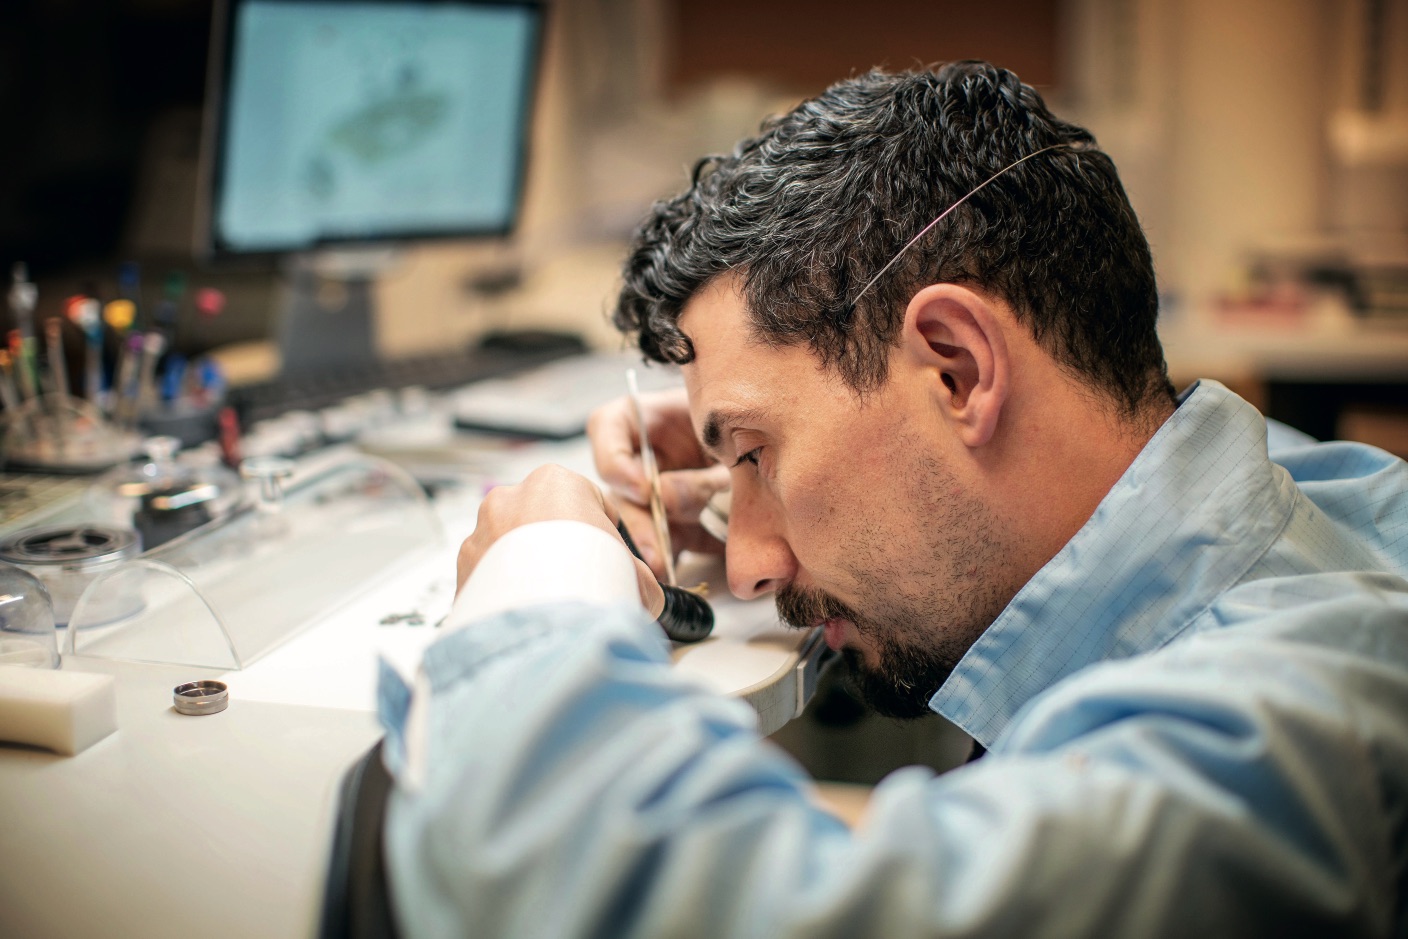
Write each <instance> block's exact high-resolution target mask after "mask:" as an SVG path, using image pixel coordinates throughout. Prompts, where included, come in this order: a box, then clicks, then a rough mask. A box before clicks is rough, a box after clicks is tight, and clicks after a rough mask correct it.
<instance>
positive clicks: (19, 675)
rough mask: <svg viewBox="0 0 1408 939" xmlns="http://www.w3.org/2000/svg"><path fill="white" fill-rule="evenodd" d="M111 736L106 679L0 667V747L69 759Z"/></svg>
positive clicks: (112, 689)
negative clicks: (15, 745) (10, 745)
mask: <svg viewBox="0 0 1408 939" xmlns="http://www.w3.org/2000/svg"><path fill="white" fill-rule="evenodd" d="M114 730H117V690H116V686H115V684H114V682H113V678H112V676H111V675H94V674H91V673H89V672H64V671H56V670H53V669H47V668H25V667H23V666H19V665H0V741H5V742H9V743H27V744H31V745H32V746H36V747H43V748H44V749H46V750H53V751H54V752H55V753H62V754H64V755H66V756H73V755H74V754H75V753H81V752H83V751H84V750H86V749H88V748H89V747H91V746H92V745H93V744H95V743H97V742H98V741H99V740H102V739H103V738H104V737H106V736H107V735H108V734H110V733H112V732H113V731H114Z"/></svg>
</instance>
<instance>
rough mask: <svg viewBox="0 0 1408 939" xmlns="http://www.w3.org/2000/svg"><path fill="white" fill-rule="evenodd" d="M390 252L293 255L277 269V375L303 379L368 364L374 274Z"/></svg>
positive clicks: (373, 358)
mask: <svg viewBox="0 0 1408 939" xmlns="http://www.w3.org/2000/svg"><path fill="white" fill-rule="evenodd" d="M391 259H392V252H390V251H385V250H382V251H358V252H327V253H317V254H306V255H294V256H292V257H290V258H288V259H287V260H286V262H285V264H284V271H283V281H284V283H283V290H282V293H283V302H282V313H281V316H280V319H279V329H278V333H279V353H280V355H281V356H282V360H283V366H282V370H281V377H283V378H284V379H289V378H305V377H309V376H312V375H317V374H319V373H323V374H326V373H330V372H344V373H345V372H346V371H348V370H356V369H364V368H369V367H371V366H374V365H375V364H376V362H377V353H376V315H375V299H374V296H373V291H374V290H375V288H376V278H377V276H378V274H380V273H381V272H382V271H384V270H385V269H386V268H387V267H388V266H389V265H390V263H391Z"/></svg>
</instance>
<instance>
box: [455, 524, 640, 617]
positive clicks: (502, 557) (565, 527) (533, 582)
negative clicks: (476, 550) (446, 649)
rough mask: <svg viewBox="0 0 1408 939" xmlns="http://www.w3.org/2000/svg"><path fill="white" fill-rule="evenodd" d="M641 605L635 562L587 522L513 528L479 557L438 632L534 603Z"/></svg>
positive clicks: (618, 544) (613, 539)
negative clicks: (565, 602)
mask: <svg viewBox="0 0 1408 939" xmlns="http://www.w3.org/2000/svg"><path fill="white" fill-rule="evenodd" d="M572 600H576V601H580V602H584V603H595V604H618V603H635V604H639V603H640V586H639V584H638V583H637V581H636V566H635V560H634V559H633V558H632V557H631V553H630V552H629V551H627V550H626V546H625V545H624V544H622V543H621V540H620V539H619V538H616V537H613V536H612V535H610V534H608V533H607V532H605V531H603V530H601V529H600V528H597V527H596V526H595V525H588V524H587V523H586V522H573V521H566V520H553V521H546V522H532V523H530V524H527V525H521V526H519V527H518V528H515V529H512V530H511V531H509V532H508V533H507V534H505V535H504V536H503V537H501V538H500V539H499V540H498V541H496V542H494V543H493V544H492V545H490V547H489V550H488V551H486V552H484V557H482V558H480V560H479V564H478V565H477V566H476V567H475V568H474V572H473V573H471V574H470V575H469V579H468V580H467V581H465V585H464V587H463V589H461V590H460V593H459V596H458V597H456V598H455V602H454V605H453V606H452V607H451V608H450V614H449V616H447V617H446V618H445V623H444V626H443V628H444V629H446V630H451V629H460V628H463V627H464V626H465V625H467V624H469V623H471V622H473V621H475V620H480V619H484V618H485V617H489V616H493V615H494V614H496V613H502V612H504V611H506V610H512V609H516V608H518V607H524V606H530V605H533V604H539V603H556V602H562V601H572Z"/></svg>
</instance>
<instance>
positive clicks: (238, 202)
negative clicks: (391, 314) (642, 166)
mask: <svg viewBox="0 0 1408 939" xmlns="http://www.w3.org/2000/svg"><path fill="white" fill-rule="evenodd" d="M542 17H543V6H542V4H541V3H538V2H528V0H227V2H226V3H225V4H223V6H222V8H221V9H218V10H217V12H216V16H215V20H214V25H213V28H212V44H211V68H210V81H209V83H208V94H207V103H206V116H205V139H204V145H203V148H202V163H203V166H202V185H201V196H202V198H201V200H200V201H201V210H200V211H199V212H198V213H197V245H198V250H199V252H200V253H201V254H202V255H203V256H205V257H207V258H214V259H220V258H226V257H230V256H255V255H262V256H279V257H283V258H292V259H295V260H296V261H299V262H300V263H294V264H291V265H289V269H290V280H291V289H292V291H293V297H292V299H291V301H290V303H289V304H288V305H287V309H286V310H285V313H284V326H283V328H284V331H285V332H284V335H283V337H282V345H283V346H284V350H283V351H284V358H285V370H286V371H287V370H288V367H289V365H290V362H289V357H290V355H291V354H292V355H293V356H294V358H295V359H296V360H304V359H305V358H306V355H311V356H312V357H313V358H312V359H311V362H312V364H314V365H319V364H323V360H330V361H329V363H328V364H337V363H338V362H339V360H343V361H345V360H347V359H353V360H355V359H357V358H366V357H367V356H368V355H370V354H371V350H370V349H369V348H351V349H349V348H346V344H347V343H348V342H352V343H353V344H354V345H357V344H359V343H360V344H361V345H368V344H369V343H370V341H371V340H370V339H369V338H367V334H368V333H369V332H370V330H371V328H372V327H371V323H370V322H368V323H367V324H366V329H365V330H361V331H360V333H361V334H362V335H361V338H360V339H359V338H358V334H359V327H358V324H357V322H355V321H356V320H358V319H366V320H368V321H369V320H370V316H371V314H370V307H369V302H370V301H369V291H368V286H367V285H368V282H369V281H370V276H369V274H370V271H366V272H363V275H362V276H358V274H357V273H356V271H355V270H354V271H353V273H351V274H348V273H347V271H346V264H345V263H344V264H343V265H342V269H341V273H340V274H339V275H337V277H338V279H339V280H340V281H342V283H343V284H344V285H345V286H346V287H348V288H349V290H344V291H342V292H341V293H340V294H338V293H337V292H336V291H334V292H333V293H334V294H335V295H338V296H343V297H348V298H349V300H348V302H350V304H351V305H352V307H353V309H351V310H350V311H349V310H340V311H338V312H340V313H341V315H340V316H338V317H337V319H336V320H335V321H334V322H331V325H330V326H328V328H326V329H325V328H324V326H323V325H320V324H319V323H317V322H316V319H317V317H318V316H319V315H320V314H319V305H318V303H317V302H314V301H315V300H318V297H322V298H323V299H324V300H325V299H326V296H327V295H328V292H327V291H326V290H321V289H320V286H319V284H317V283H315V281H317V280H319V276H318V274H317V273H316V271H313V270H310V268H309V266H308V264H307V261H308V259H309V258H310V257H316V256H318V255H325V254H327V253H328V252H329V251H333V250H337V251H339V252H340V255H341V257H342V258H343V260H344V262H345V258H346V256H347V249H349V248H357V247H360V246H368V245H371V246H381V247H385V246H388V245H395V244H398V243H403V242H408V241H423V240H427V239H439V238H468V237H476V236H502V235H505V234H507V233H509V232H510V231H511V230H512V228H513V226H514V223H515V222H516V220H517V217H518V213H519V207H520V203H521V198H522V190H523V181H524V175H525V166H526V155H527V148H528V139H529V124H530V117H531V111H532V101H533V95H534V86H535V79H536V75H537V70H538V60H539V50H540V47H541V33H542ZM352 256H353V257H356V256H357V255H356V254H355V253H354V254H353V255H352ZM367 256H370V257H374V256H375V255H367ZM374 266H375V265H374V264H373V265H372V267H373V268H374ZM354 267H355V265H354ZM349 291H350V292H349ZM359 304H360V305H361V306H362V307H363V308H362V309H360V310H359V309H356V308H355V307H357V306H358V305H359ZM310 317H312V318H313V319H312V320H309V318H310ZM304 321H307V322H304ZM290 328H292V329H294V330H295V333H296V335H294V336H293V337H292V338H291V337H290V336H289V335H288V332H287V331H288V329H290ZM310 328H311V330H312V333H313V334H318V333H327V335H326V336H324V337H323V338H321V339H320V338H319V337H318V336H317V335H303V333H307V332H308V330H309V329H310ZM300 330H302V333H300V332H299V331H300ZM326 340H332V341H333V342H332V345H329V343H328V341H326ZM339 345H341V346H342V347H343V348H339V347H338V346H339ZM295 364H297V363H296V362H295ZM354 364H355V363H354Z"/></svg>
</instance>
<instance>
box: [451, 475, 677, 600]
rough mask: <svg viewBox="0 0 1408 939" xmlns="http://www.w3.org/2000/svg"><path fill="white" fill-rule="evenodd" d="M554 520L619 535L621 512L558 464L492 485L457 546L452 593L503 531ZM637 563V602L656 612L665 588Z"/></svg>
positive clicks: (549, 575) (597, 490)
mask: <svg viewBox="0 0 1408 939" xmlns="http://www.w3.org/2000/svg"><path fill="white" fill-rule="evenodd" d="M554 519H565V520H568V521H577V522H585V523H586V524H588V525H594V526H596V527H597V528H600V529H601V530H602V531H605V532H609V533H610V534H611V537H613V538H615V539H617V540H618V541H620V540H621V536H620V534H619V533H618V532H617V531H616V523H617V522H618V521H619V519H620V517H619V515H618V513H617V512H616V508H615V506H613V505H611V503H610V501H609V500H607V498H606V497H605V496H604V495H603V494H602V491H601V490H600V489H598V488H597V487H596V486H595V485H594V484H593V483H592V482H591V481H590V480H588V479H586V478H585V477H582V476H578V475H577V474H576V473H573V472H571V471H570V470H566V469H563V468H562V467H561V466H540V467H538V468H537V469H535V470H534V471H533V472H531V473H529V474H528V478H527V479H525V480H523V482H521V483H519V484H518V485H516V486H496V487H495V488H493V489H491V490H489V493H488V494H487V495H486V496H485V497H484V501H483V502H481V503H480V504H479V517H478V519H477V521H476V522H475V525H474V532H473V533H472V534H471V535H470V536H469V537H468V538H466V539H465V540H464V543H463V544H462V545H460V551H459V557H458V559H457V561H456V569H457V574H458V577H457V580H456V587H455V590H456V592H457V593H458V591H459V589H460V588H462V587H463V586H464V583H465V581H466V580H468V579H469V575H470V574H471V573H472V572H473V571H474V568H475V567H477V566H478V565H479V561H480V559H481V558H483V557H484V553H485V552H486V551H488V550H489V546H490V545H492V544H493V543H494V542H495V541H498V540H499V539H500V538H501V537H503V536H504V534H505V533H507V532H508V531H510V530H512V529H514V528H518V527H519V526H521V525H527V524H529V523H531V522H544V521H551V520H554ZM622 548H623V549H624V548H625V542H622ZM635 565H636V579H637V581H638V582H639V585H640V597H641V603H642V604H643V605H644V606H645V608H646V609H647V610H649V611H650V615H651V616H659V615H660V611H661V610H662V609H663V608H664V605H665V594H664V591H662V590H661V589H660V584H659V582H658V581H657V580H656V579H655V575H654V574H653V573H652V572H651V571H650V569H649V568H648V567H646V565H645V564H643V563H641V562H640V561H639V560H636V561H635ZM541 573H542V575H543V576H545V577H551V576H552V571H543V572H541Z"/></svg>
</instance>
